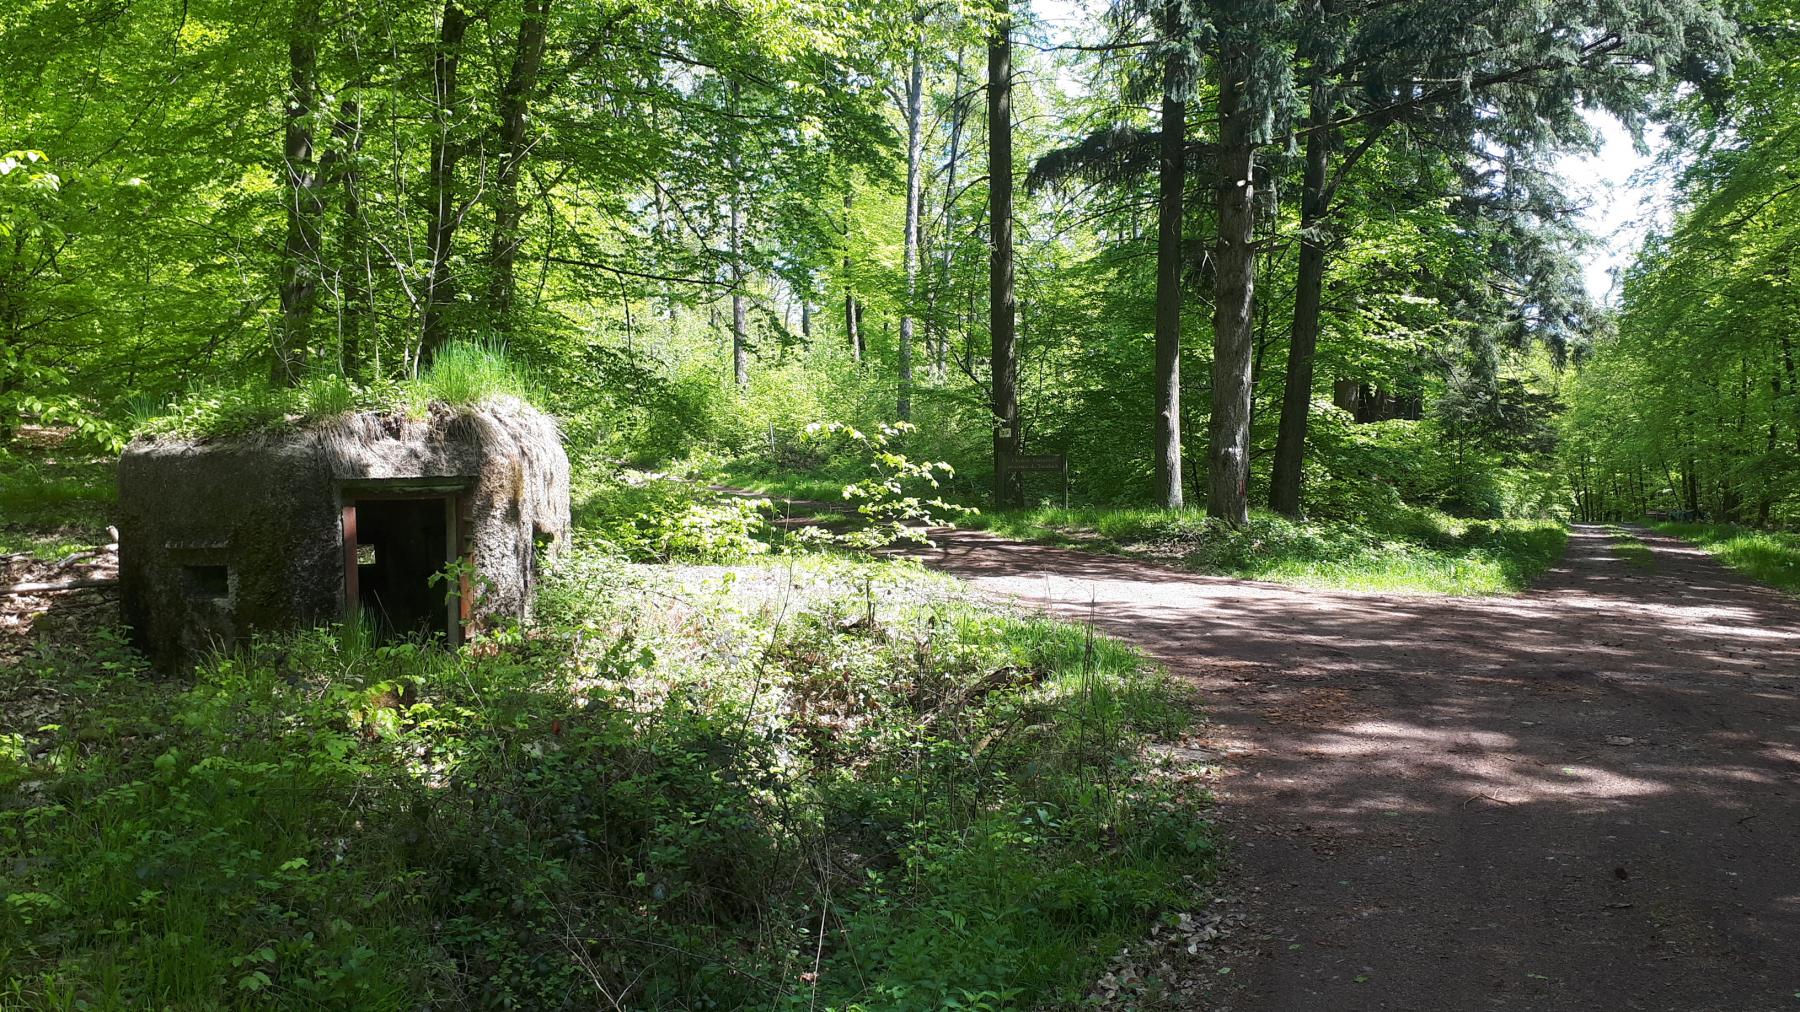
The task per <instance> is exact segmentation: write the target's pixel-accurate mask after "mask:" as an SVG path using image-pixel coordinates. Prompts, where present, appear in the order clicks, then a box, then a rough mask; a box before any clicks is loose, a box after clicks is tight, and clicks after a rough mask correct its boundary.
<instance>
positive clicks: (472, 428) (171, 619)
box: [119, 402, 569, 668]
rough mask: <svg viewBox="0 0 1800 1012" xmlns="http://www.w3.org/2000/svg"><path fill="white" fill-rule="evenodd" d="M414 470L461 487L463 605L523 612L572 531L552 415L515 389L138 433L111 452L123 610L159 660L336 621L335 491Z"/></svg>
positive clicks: (338, 529)
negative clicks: (231, 425) (482, 397)
mask: <svg viewBox="0 0 1800 1012" xmlns="http://www.w3.org/2000/svg"><path fill="white" fill-rule="evenodd" d="M412 482H428V483H432V484H434V485H441V486H443V487H444V488H446V489H450V488H454V489H455V490H456V493H457V494H458V495H459V497H460V500H459V501H460V512H461V516H462V521H463V522H462V535H463V538H462V544H463V548H464V551H465V558H466V559H467V560H468V562H470V563H471V564H472V565H473V567H474V569H475V571H476V573H477V574H479V577H480V580H479V583H480V584H481V585H482V586H481V587H480V591H481V592H480V593H479V594H478V595H477V596H476V597H475V598H474V600H473V601H472V613H471V618H472V620H476V621H479V620H480V619H483V618H489V617H493V616H502V615H514V616H520V617H523V616H524V615H526V614H527V613H528V611H529V608H530V604H531V598H532V593H533V591H534V589H535V583H536V568H537V555H538V554H539V552H540V551H545V552H552V553H554V552H558V551H561V550H562V548H563V547H564V546H565V545H566V544H567V541H568V536H569V463H568V458H567V456H566V455H565V454H564V453H563V449H562V441H561V436H560V433H559V432H558V430H557V428H556V424H555V422H554V421H553V420H552V419H550V418H549V417H547V416H545V415H543V414H541V413H539V412H537V411H535V410H533V409H531V408H530V407H528V406H526V405H523V404H521V403H518V402H509V403H499V404H493V405H488V406H484V407H483V408H481V409H478V410H462V411H457V410H451V409H448V408H441V407H434V408H433V409H432V410H431V411H430V412H429V413H428V414H427V415H426V416H425V417H423V418H406V417H402V416H398V415H392V414H385V413H375V412H370V413H364V414H358V415H351V416H347V417H345V418H343V419H340V420H338V421H335V422H333V423H330V424H328V425H325V426H321V427H317V428H311V429H305V430H302V431H297V432H291V433H283V434H279V435H273V436H270V435H258V436H246V437H237V438H228V439H216V440H202V441H171V440H139V441H137V442H134V443H132V445H131V446H129V447H127V448H126V450H125V453H124V454H123V455H122V456H121V458H120V461H119V578H120V592H121V606H122V609H123V612H124V617H125V621H126V623H127V624H128V625H130V626H131V628H132V630H133V635H134V636H135V637H136V639H137V641H138V643H139V645H140V646H141V647H143V649H144V650H145V651H146V652H147V653H149V654H150V655H151V657H152V658H153V659H154V660H155V661H156V662H157V664H158V665H159V666H162V667H165V668H167V667H171V666H174V665H177V664H180V663H183V662H185V661H189V660H191V659H192V658H194V657H195V656H197V655H198V654H200V653H203V652H205V651H207V650H209V649H215V648H225V649H229V648H230V647H231V646H233V645H234V644H236V643H237V642H239V641H240V640H242V639H243V638H244V637H246V636H248V635H250V634H251V633H253V632H257V631H263V632H278V631H285V630H291V629H295V628H303V627H306V626H311V625H317V624H320V623H325V622H332V621H337V620H339V619H340V618H342V617H343V616H344V577H345V572H344V570H345V562H344V532H343V525H342V507H343V505H344V504H345V503H347V502H350V501H353V500H355V499H356V498H357V497H358V495H359V493H360V494H368V493H369V492H370V491H376V490H382V489H395V488H401V487H404V486H406V485H407V484H408V483H412ZM219 567H223V570H224V572H223V577H222V579H218V580H217V581H216V582H215V579H216V578H217V577H218V576H219Z"/></svg>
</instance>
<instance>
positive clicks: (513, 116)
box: [488, 0, 550, 331]
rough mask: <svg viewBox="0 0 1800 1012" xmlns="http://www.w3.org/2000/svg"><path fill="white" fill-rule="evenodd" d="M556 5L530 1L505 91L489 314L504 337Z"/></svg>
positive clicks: (510, 314)
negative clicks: (532, 130) (536, 105)
mask: <svg viewBox="0 0 1800 1012" xmlns="http://www.w3.org/2000/svg"><path fill="white" fill-rule="evenodd" d="M549 12H550V0H525V16H524V19H523V20H521V21H520V22H519V38H518V42H517V44H516V45H515V47H514V50H513V61H512V69H511V70H510V71H509V72H508V73H507V75H506V84H505V85H504V86H503V87H502V88H501V90H500V102H499V105H500V153H499V154H500V165H499V169H498V170H497V171H496V172H495V174H494V190H495V194H494V233H493V240H492V243H491V253H490V264H489V268H490V271H491V273H490V275H489V277H488V313H489V315H490V317H491V319H492V321H493V323H494V325H495V326H496V327H498V328H499V329H500V330H502V331H509V330H511V329H512V323H513V302H514V298H515V294H516V292H515V288H514V281H513V264H514V262H515V260H516V259H517V256H518V252H519V242H520V235H519V222H520V219H521V218H522V217H523V216H524V208H523V206H522V205H521V204H520V201H519V176H520V175H521V174H522V173H523V170H524V167H525V156H526V155H527V154H528V153H529V152H530V150H531V144H530V142H529V141H528V139H527V136H526V135H527V133H528V118H529V115H530V110H531V98H532V95H533V93H534V92H536V91H537V82H538V71H539V69H540V68H541V67H542V66H543V62H544V34H545V21H546V18H547V15H548V14H549Z"/></svg>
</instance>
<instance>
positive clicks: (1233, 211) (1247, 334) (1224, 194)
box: [1206, 43, 1256, 526]
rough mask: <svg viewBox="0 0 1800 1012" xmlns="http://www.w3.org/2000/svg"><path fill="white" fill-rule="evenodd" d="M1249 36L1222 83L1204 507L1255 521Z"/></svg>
mask: <svg viewBox="0 0 1800 1012" xmlns="http://www.w3.org/2000/svg"><path fill="white" fill-rule="evenodd" d="M1247 47H1248V44H1247V43H1234V44H1232V45H1230V46H1228V47H1227V50H1226V52H1225V54H1224V58H1223V60H1222V61H1221V64H1222V69H1221V80H1220V82H1219V117H1220V131H1219V135H1220V139H1219V193H1218V228H1219V237H1218V243H1217V245H1216V247H1215V249H1214V254H1213V262H1214V265H1215V270H1216V271H1217V274H1216V276H1215V278H1214V282H1213V296H1214V310H1213V369H1212V380H1213V389H1212V417H1211V419H1210V420H1209V422H1208V425H1207V433H1208V454H1209V455H1208V457H1207V470H1206V485H1207V488H1206V512H1207V515H1208V516H1212V517H1217V518H1219V519H1220V520H1223V521H1225V522H1226V523H1228V524H1232V525H1234V526H1242V525H1243V524H1246V523H1248V522H1249V520H1250V506H1249V489H1248V484H1249V477H1250V362H1251V352H1252V343H1253V338H1254V335H1253V333H1252V327H1253V325H1254V323H1255V310H1256V251H1255V247H1254V240H1255V233H1256V216H1255V208H1256V181H1255V168H1256V146H1255V144H1254V143H1253V141H1252V140H1251V132H1250V121H1249V120H1250V117H1249V115H1248V113H1247V112H1246V110H1245V109H1244V108H1243V106H1244V101H1245V95H1244V87H1245V78H1246V75H1247V72H1248V68H1249V66H1250V62H1251V61H1250V59H1249V57H1250V54H1249V53H1248V52H1247Z"/></svg>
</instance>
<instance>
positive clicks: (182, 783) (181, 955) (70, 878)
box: [0, 555, 1213, 1010]
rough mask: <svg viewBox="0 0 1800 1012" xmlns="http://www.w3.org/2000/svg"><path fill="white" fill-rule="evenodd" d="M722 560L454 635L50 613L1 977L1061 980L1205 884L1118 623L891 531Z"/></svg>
mask: <svg viewBox="0 0 1800 1012" xmlns="http://www.w3.org/2000/svg"><path fill="white" fill-rule="evenodd" d="M720 575H721V574H719V573H718V572H717V571H713V572H712V576H713V579H711V580H710V581H706V582H700V581H692V580H688V579H685V578H684V576H683V574H682V573H680V572H679V571H675V572H670V571H662V572H658V571H653V570H647V569H639V568H633V567H624V566H621V565H620V564H618V563H616V562H612V561H608V560H605V559H604V558H602V557H599V556H596V555H583V556H580V557H578V558H577V559H575V560H574V562H573V563H572V565H571V567H570V568H569V570H568V571H567V572H565V573H564V574H562V576H561V577H560V578H559V579H558V580H557V581H556V582H555V584H554V586H552V587H551V588H550V589H548V591H547V593H546V597H545V599H544V601H543V602H542V604H543V608H542V611H543V613H544V617H545V621H544V623H543V624H542V625H540V626H539V627H537V628H535V629H533V630H531V631H530V635H528V636H520V635H517V634H515V633H502V634H500V635H498V636H496V637H494V638H492V639H490V640H489V641H487V642H486V643H484V644H482V645H480V646H479V647H478V648H477V649H475V650H473V651H465V652H462V653H459V654H456V655H446V654H443V653H440V652H436V651H432V650H421V649H418V648H415V647H412V646H405V645H401V646H386V647H370V646H369V645H368V644H367V643H366V642H365V641H364V640H363V638H362V637H361V636H360V635H359V634H357V633H356V631H354V630H351V631H347V632H345V633H342V634H334V633H330V632H320V633H315V634H309V635H305V636H300V637H297V638H294V639H290V640H283V641H279V642H263V643H259V644H258V645H256V646H255V647H253V648H251V649H249V650H247V651H244V652H242V653H240V654H238V655H236V656H233V657H230V658H220V659H219V660H217V661H215V662H212V663H210V664H208V665H205V666H204V667H203V668H202V669H201V670H200V671H198V672H196V673H195V675H194V676H193V678H192V679H191V680H188V679H183V680H178V681H174V682H169V681H162V680H158V679H154V678H150V677H148V676H147V675H146V673H145V672H143V671H142V670H141V666H140V662H139V661H138V659H137V658H136V657H135V655H133V654H131V653H130V652H129V651H127V650H125V649H124V648H122V647H121V646H120V645H119V643H118V642H117V641H116V640H115V639H113V638H112V637H111V634H106V633H103V634H101V635H100V636H99V637H98V638H97V639H90V640H87V641H84V642H81V643H74V642H64V643H62V644H60V645H55V646H48V645H47V646H45V647H43V648H42V649H41V650H40V651H39V652H38V653H37V654H35V655H34V656H33V657H31V658H30V659H29V660H28V661H27V662H26V663H25V664H24V665H23V666H21V667H18V668H12V669H7V670H5V672H4V674H3V675H0V698H4V699H5V700H6V701H7V709H8V712H10V713H14V714H21V713H31V714H33V715H34V716H33V717H32V720H33V723H32V724H31V726H28V727H24V728H14V729H13V730H11V731H9V733H8V734H6V735H4V736H0V797H4V798H5V800H6V804H5V805H4V807H0V859H3V860H4V861H5V863H6V866H7V867H8V868H9V869H11V872H10V874H9V876H8V878H7V880H6V885H5V888H4V890H3V892H4V901H5V906H4V909H3V910H0V966H4V968H5V977H6V983H5V984H4V985H3V986H4V987H5V988H6V989H7V990H6V991H5V992H3V995H4V997H3V999H0V1000H5V1001H8V1002H11V1003H13V1004H20V1005H27V1006H30V1007H77V1006H76V1005H75V1004H74V1003H75V1002H76V1001H79V1002H81V1003H84V1004H82V1005H81V1006H79V1007H87V1008H96V1009H135V1008H143V1007H153V1006H164V1005H166V1006H169V1007H176V1008H208V1007H246V1008H248V1007H269V1006H271V1005H286V1006H316V1005H324V1006H329V1007H354V1008H358V1009H371V1010H379V1009H396V1010H397V1009H414V1008H418V1007H420V1006H421V1005H425V1006H431V1007H514V1008H516V1007H523V1008H564V1007H594V1006H596V1005H598V1006H602V1007H605V1006H607V1005H609V1004H613V1003H616V1004H618V1005H619V1006H621V1007H627V1008H636V1009H676V1008H688V1007H691V1001H692V999H693V998H694V997H695V996H696V995H706V996H708V997H709V998H711V999H712V1000H714V1001H716V1002H717V1003H718V1004H719V1005H720V1007H724V1008H741V1007H757V1008H776V1009H792V1010H799V1009H811V1008H822V1009H823V1008H839V1009H843V1008H851V1007H861V1008H868V1009H901V1008H909V1009H910V1008H939V1007H947V1005H946V1004H945V1003H946V1002H947V1001H948V1000H949V999H950V998H952V997H960V996H962V995H964V994H965V993H982V992H987V993H989V994H991V995H994V996H1004V997H993V998H990V999H989V1002H990V1007H994V1008H1002V1007H1006V1008H1012V1007H1020V1006H1029V1007H1039V1006H1052V1007H1071V1006H1073V1005H1074V1004H1075V1003H1076V1002H1078V1001H1079V1000H1080V997H1081V995H1082V992H1083V989H1084V988H1085V987H1086V985H1087V981H1088V980H1089V979H1090V976H1091V974H1092V973H1094V972H1095V971H1096V968H1097V967H1098V966H1099V965H1101V964H1102V963H1103V962H1104V960H1105V959H1106V958H1107V957H1108V956H1110V955H1111V953H1112V952H1113V951H1114V949H1115V947H1116V946H1117V945H1118V944H1120V943H1121V942H1122V941H1125V940H1127V939H1129V938H1131V937H1134V936H1135V935H1136V934H1137V933H1138V932H1140V931H1141V930H1143V928H1144V926H1145V925H1146V924H1147V923H1148V920H1149V918H1150V917H1152V916H1153V915H1155V914H1156V913H1158V912H1161V911H1164V910H1167V909H1169V908H1170V907H1171V906H1172V905H1182V904H1186V903H1189V902H1191V893H1190V892H1189V891H1188V887H1187V886H1185V885H1184V882H1183V877H1184V876H1189V875H1192V876H1199V877H1202V878H1203V877H1204V876H1205V875H1207V873H1208V871H1209V869H1210V867H1211V860H1212V848H1213V843H1212V839H1211V833H1210V827H1209V825H1208V823H1207V822H1206V821H1205V816H1204V812H1203V811H1201V810H1200V808H1199V806H1200V804H1201V803H1202V801H1203V795H1201V794H1197V793H1192V792H1191V788H1187V787H1184V786H1182V785H1181V782H1180V780H1178V779H1166V778H1164V777H1162V776H1160V775H1159V774H1158V773H1157V772H1156V771H1155V770H1154V769H1152V768H1151V767H1150V766H1148V765H1147V764H1146V763H1145V761H1144V760H1143V759H1142V758H1141V753H1140V748H1141V746H1142V745H1143V744H1144V743H1145V742H1146V741H1148V740H1150V739H1152V738H1156V737H1161V736H1167V735H1170V734H1173V733H1175V732H1177V731H1178V730H1179V729H1180V727H1181V726H1182V724H1183V723H1184V721H1185V719H1186V712H1185V710H1184V708H1183V706H1182V703H1181V701H1180V700H1179V698H1178V697H1177V696H1176V694H1175V692H1176V690H1175V689H1174V688H1173V687H1172V686H1171V685H1169V684H1168V683H1166V682H1164V681H1162V680H1161V679H1160V678H1158V677H1156V676H1154V675H1152V674H1150V673H1149V672H1147V671H1146V669H1145V668H1144V667H1143V665H1142V662H1141V660H1140V659H1139V658H1138V657H1137V656H1136V655H1134V654H1132V653H1130V652H1129V651H1127V650H1125V649H1123V648H1122V647H1120V646H1118V645H1115V644H1112V643H1109V642H1107V641H1104V640H1093V639H1091V638H1090V637H1089V635H1088V634H1087V633H1086V632H1084V631H1083V630H1081V629H1078V628H1072V627H1068V626H1062V625H1056V624H1052V623H1047V622H1042V621H1029V620H1019V619H1013V618H1003V617H1000V616H997V615H995V614H993V613H991V612H987V611H984V610H982V609H979V608H977V607H974V606H972V605H970V604H968V603H966V602H964V601H962V600H960V598H959V595H958V594H957V593H955V592H954V591H953V590H952V589H951V587H950V585H948V584H947V583H945V582H943V581H940V580H937V579H932V578H928V577H926V576H925V575H924V574H923V573H921V572H919V571H917V570H914V569H909V568H905V567H897V566H894V565H892V564H877V563H844V562H831V561H829V560H817V561H806V562H802V561H798V560H792V561H788V562H785V563H783V564H781V565H776V566H756V567H747V568H743V569H740V570H735V571H732V572H730V573H728V574H723V575H724V580H723V581H721V580H719V579H717V577H718V576H720ZM821 923H823V924H824V926H825V929H826V930H825V937H823V938H820V937H819V931H820V925H821Z"/></svg>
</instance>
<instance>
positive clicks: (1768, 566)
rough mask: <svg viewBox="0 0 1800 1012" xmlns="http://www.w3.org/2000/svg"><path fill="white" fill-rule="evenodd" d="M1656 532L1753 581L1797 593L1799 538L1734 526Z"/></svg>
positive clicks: (1675, 526)
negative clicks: (1698, 549) (1693, 547)
mask: <svg viewBox="0 0 1800 1012" xmlns="http://www.w3.org/2000/svg"><path fill="white" fill-rule="evenodd" d="M1656 529H1657V530H1659V531H1661V532H1663V533H1664V534H1671V535H1674V536H1675V537H1678V538H1681V539H1682V540H1684V541H1691V542H1693V543H1694V544H1696V545H1699V546H1700V547H1701V548H1704V549H1705V550H1706V551H1707V552H1709V553H1710V554H1712V555H1713V556H1715V557H1717V558H1718V560H1719V561H1720V562H1723V563H1725V564H1726V565H1727V566H1730V567H1731V568H1733V569H1736V570H1739V571H1741V572H1743V573H1745V574H1746V575H1748V576H1750V577H1751V578H1753V579H1756V580H1760V581H1762V582H1763V583H1766V584H1769V585H1770V586H1772V587H1779V588H1780V589H1782V590H1785V591H1788V592H1790V593H1800V534H1787V533H1781V532H1777V531H1756V530H1750V529H1748V528H1744V527H1738V526H1735V525H1733V524H1702V523H1662V524H1657V525H1656Z"/></svg>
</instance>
